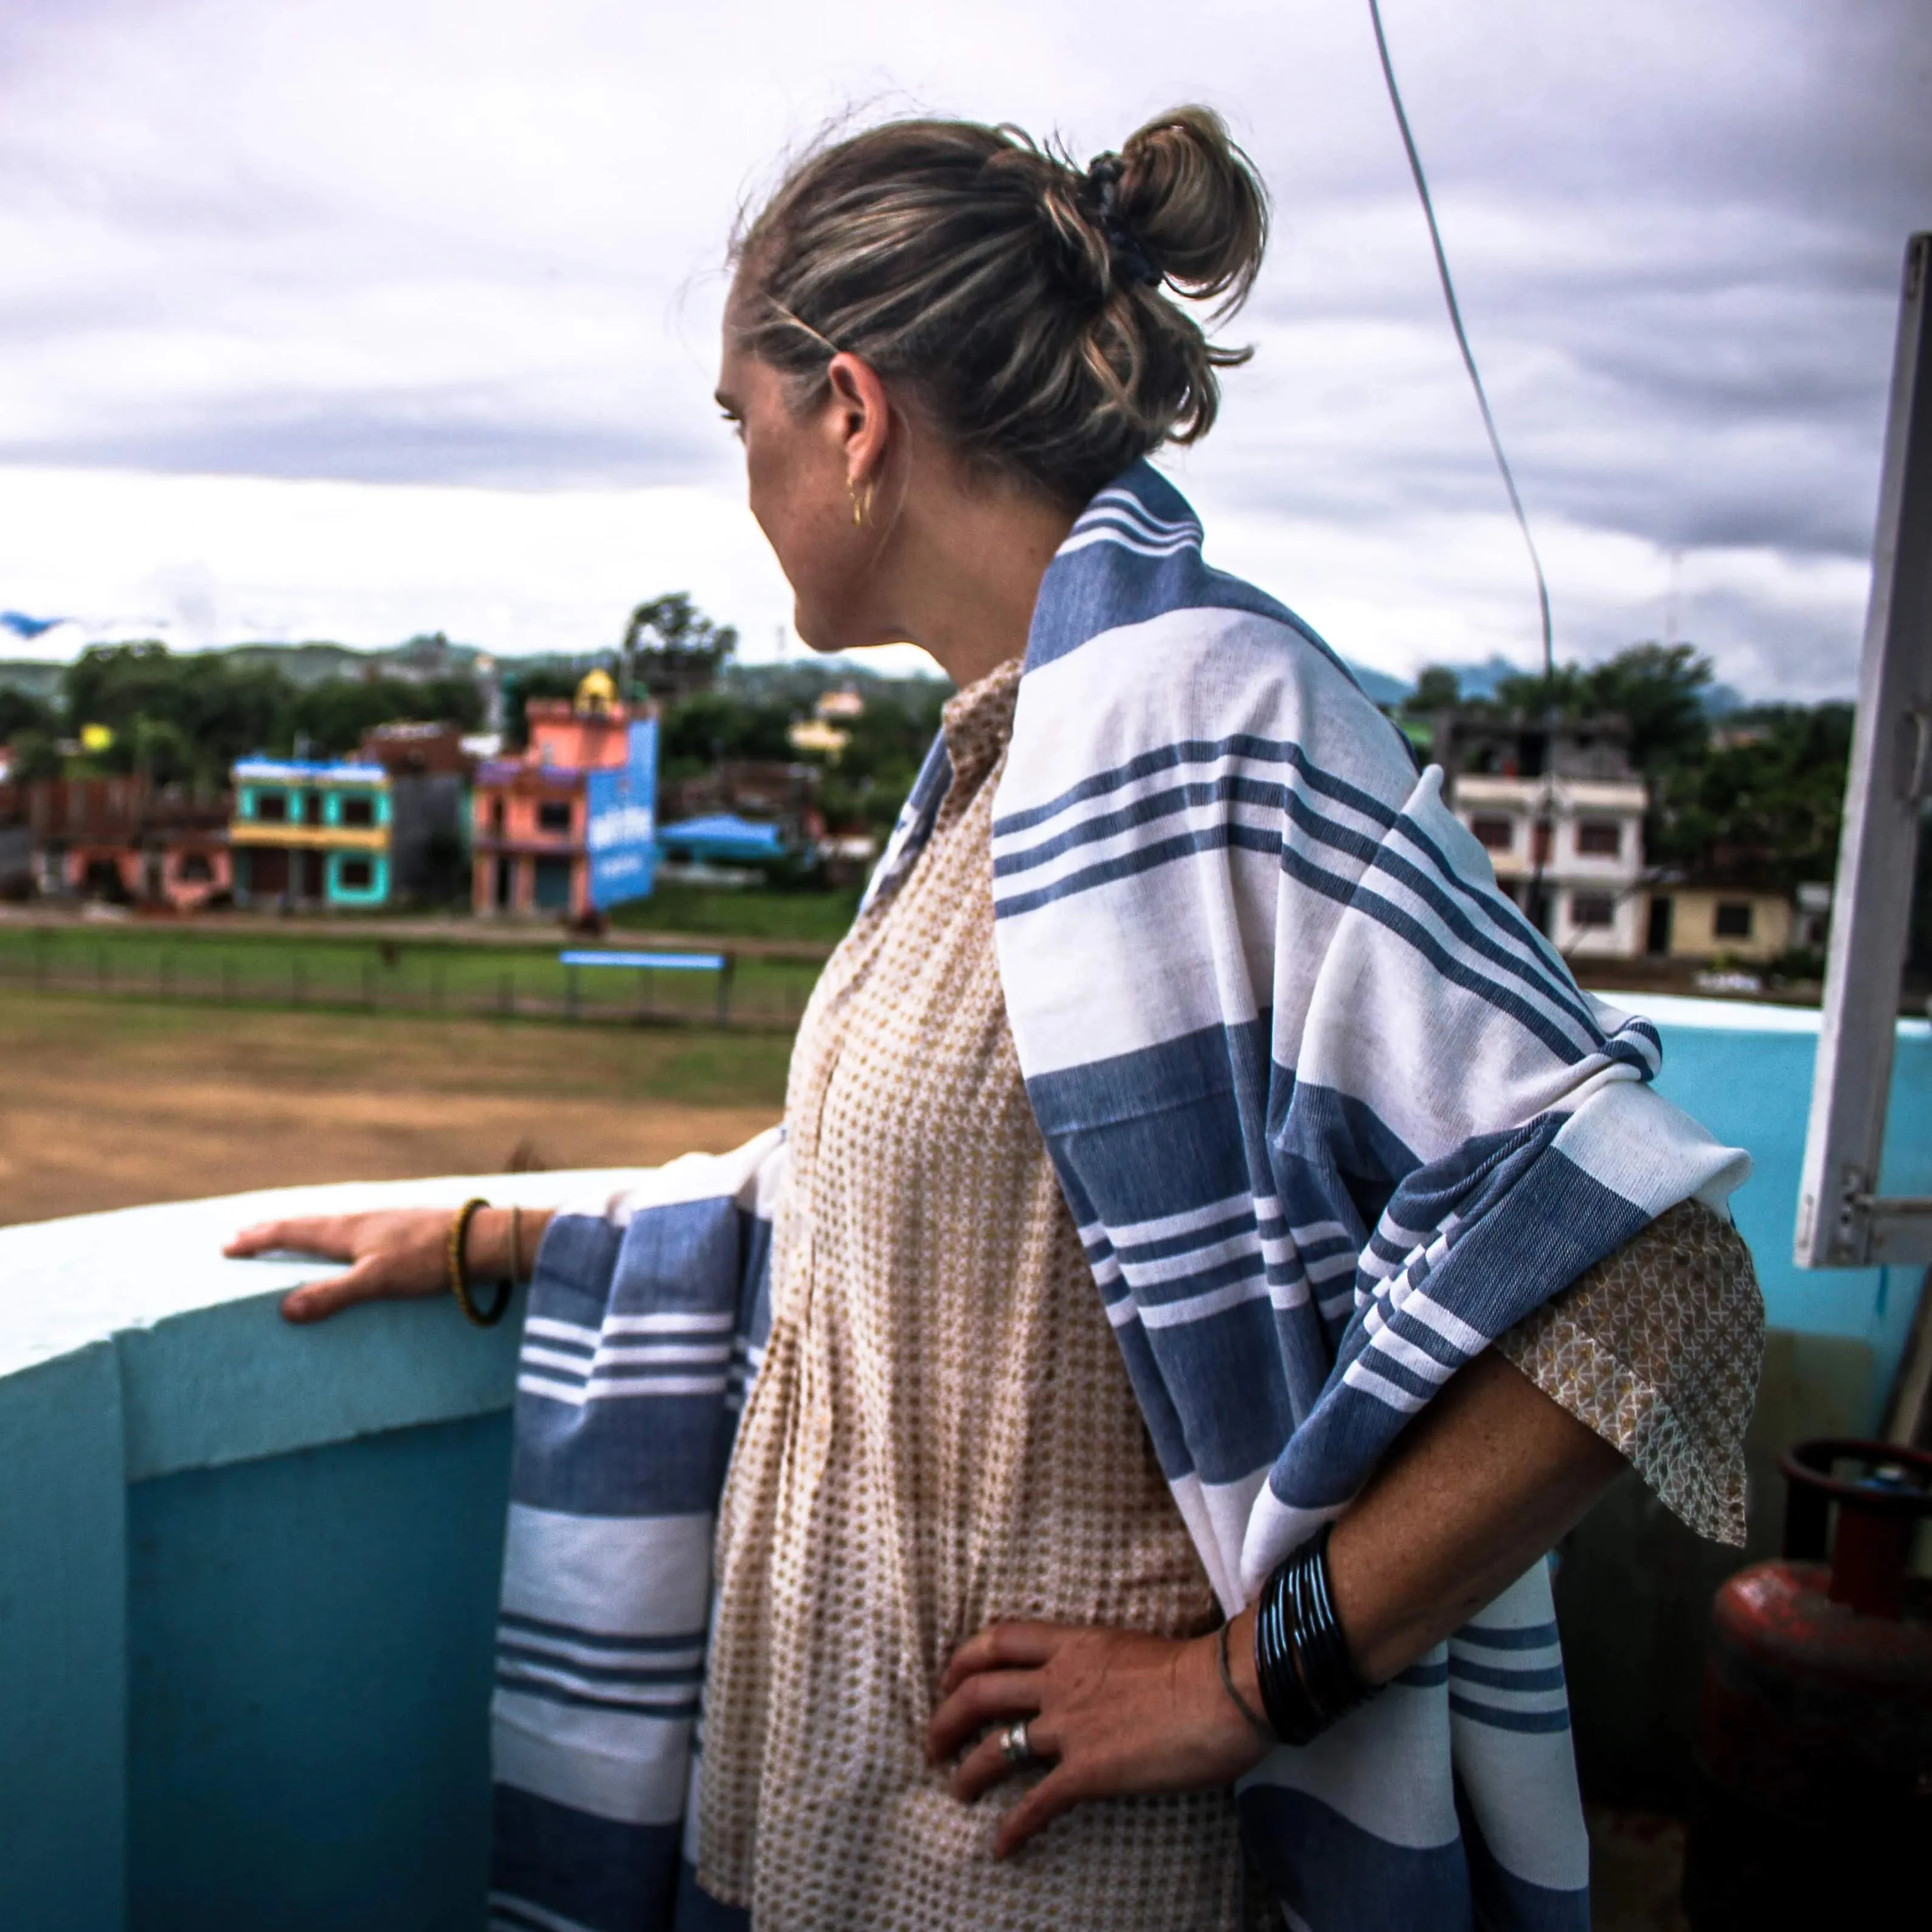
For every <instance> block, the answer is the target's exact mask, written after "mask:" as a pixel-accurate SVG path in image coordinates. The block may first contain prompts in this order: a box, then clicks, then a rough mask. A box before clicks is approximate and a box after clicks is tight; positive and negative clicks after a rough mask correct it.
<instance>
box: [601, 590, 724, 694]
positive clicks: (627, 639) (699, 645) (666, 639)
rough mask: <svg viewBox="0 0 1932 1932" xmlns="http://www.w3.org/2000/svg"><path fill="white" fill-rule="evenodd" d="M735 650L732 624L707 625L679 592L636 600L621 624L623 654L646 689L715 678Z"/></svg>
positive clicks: (673, 688)
mask: <svg viewBox="0 0 1932 1932" xmlns="http://www.w3.org/2000/svg"><path fill="white" fill-rule="evenodd" d="M737 648H738V633H737V631H736V628H734V627H733V626H732V625H729V624H717V623H713V622H712V620H711V619H709V617H707V616H705V614H704V613H703V611H701V610H699V609H698V607H697V605H696V604H694V603H692V601H691V597H690V594H689V592H686V591H682V590H673V591H672V592H669V593H668V594H667V595H664V596H662V597H654V598H652V599H651V601H649V603H648V604H639V605H638V606H637V608H636V609H635V610H633V611H632V612H631V617H630V621H629V622H628V624H626V625H625V627H624V655H625V658H626V659H628V661H630V663H631V666H632V668H633V670H634V674H635V675H636V676H637V678H638V679H639V680H640V682H642V683H643V687H644V688H645V689H646V691H668V692H673V693H674V692H676V691H680V690H686V689H688V688H689V687H690V685H691V683H692V682H695V681H698V680H703V679H711V678H715V676H717V675H718V673H719V672H720V671H721V670H723V669H724V667H725V665H726V664H728V663H729V662H730V659H731V656H732V654H733V652H735V651H736V649H737Z"/></svg>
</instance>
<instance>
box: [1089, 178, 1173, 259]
mask: <svg viewBox="0 0 1932 1932" xmlns="http://www.w3.org/2000/svg"><path fill="white" fill-rule="evenodd" d="M1125 170H1126V163H1124V162H1123V161H1122V160H1121V157H1120V156H1119V155H1118V154H1097V155H1096V156H1095V157H1094V159H1093V160H1091V161H1090V162H1089V163H1088V164H1087V184H1088V187H1091V189H1092V190H1094V208H1095V214H1096V217H1097V220H1098V221H1099V223H1100V233H1102V234H1103V235H1104V236H1106V238H1107V252H1108V254H1109V256H1110V257H1112V263H1111V266H1112V269H1113V274H1114V279H1115V281H1117V282H1120V283H1122V284H1124V285H1125V286H1126V287H1128V288H1130V289H1132V288H1144V287H1148V288H1151V287H1153V286H1154V285H1155V284H1157V283H1158V282H1160V281H1163V280H1164V279H1165V278H1163V275H1162V274H1161V272H1160V270H1159V269H1157V268H1156V267H1155V266H1154V260H1153V257H1151V256H1150V255H1149V254H1148V251H1147V246H1146V245H1145V243H1144V242H1142V240H1141V238H1140V237H1139V236H1138V235H1136V233H1134V231H1133V226H1131V225H1130V223H1129V222H1128V220H1127V217H1126V216H1125V215H1124V214H1122V213H1121V175H1122V174H1123V173H1124V172H1125Z"/></svg>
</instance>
